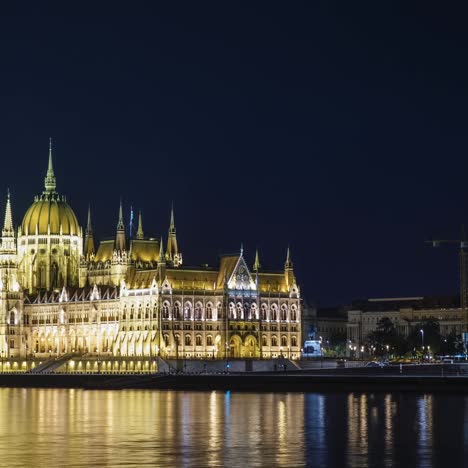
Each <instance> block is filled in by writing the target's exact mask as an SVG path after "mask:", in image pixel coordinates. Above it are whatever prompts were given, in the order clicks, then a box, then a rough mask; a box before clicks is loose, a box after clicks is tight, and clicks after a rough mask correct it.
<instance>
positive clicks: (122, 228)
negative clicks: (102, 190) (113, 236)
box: [117, 199, 125, 231]
mask: <svg viewBox="0 0 468 468" xmlns="http://www.w3.org/2000/svg"><path fill="white" fill-rule="evenodd" d="M117 231H125V226H124V222H123V209H122V199H120V207H119V220H118V221H117Z"/></svg>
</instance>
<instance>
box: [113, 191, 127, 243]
mask: <svg viewBox="0 0 468 468" xmlns="http://www.w3.org/2000/svg"><path fill="white" fill-rule="evenodd" d="M115 248H116V250H121V251H124V250H125V225H124V222H123V209H122V199H120V206H119V220H118V221H117V234H116V236H115Z"/></svg>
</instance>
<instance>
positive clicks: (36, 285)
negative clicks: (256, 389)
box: [0, 149, 301, 359]
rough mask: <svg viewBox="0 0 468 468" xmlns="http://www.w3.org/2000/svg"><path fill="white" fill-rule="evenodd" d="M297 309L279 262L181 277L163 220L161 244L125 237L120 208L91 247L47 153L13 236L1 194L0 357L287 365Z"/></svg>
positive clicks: (225, 266)
mask: <svg viewBox="0 0 468 468" xmlns="http://www.w3.org/2000/svg"><path fill="white" fill-rule="evenodd" d="M300 348H301V299H300V291H299V287H298V286H297V284H296V279H295V276H294V270H293V264H292V261H291V258H290V252H289V249H288V251H287V256H286V262H285V265H284V270H283V271H279V272H269V271H265V270H263V269H262V268H261V265H260V261H259V256H258V252H257V254H256V257H255V262H254V264H253V265H252V268H249V266H248V265H247V262H246V259H245V258H244V255H243V252H242V249H241V251H240V253H239V254H236V255H226V256H223V257H221V260H220V264H219V266H218V267H217V268H211V267H208V266H206V267H195V268H192V267H187V266H185V265H184V263H183V256H182V253H181V251H180V250H179V246H178V242H177V236H176V228H175V222H174V211H173V210H171V216H170V223H169V232H168V239H167V242H166V243H165V244H164V242H163V239H162V238H161V239H154V238H148V237H145V235H144V232H143V224H142V217H141V214H140V215H139V220H138V230H137V232H136V233H135V235H134V236H133V237H132V238H129V237H128V236H127V234H126V229H125V225H124V219H123V213H122V204H120V209H119V215H118V221H117V228H116V232H115V236H114V238H113V239H112V240H104V241H101V242H100V243H99V245H98V247H97V248H95V244H94V237H93V229H92V224H91V213H90V212H88V220H87V227H86V229H85V231H84V235H83V229H82V228H81V226H80V225H79V223H78V220H77V217H76V216H75V214H74V212H73V210H72V208H71V207H70V205H68V203H67V201H66V199H65V197H64V196H62V195H59V194H58V193H57V191H56V179H55V175H54V170H53V164H52V150H51V149H50V150H49V163H48V170H47V175H46V177H45V187H44V191H43V193H42V194H41V195H39V196H37V197H36V198H35V199H34V203H33V204H32V206H31V207H30V208H29V209H28V210H27V212H26V214H25V215H24V218H23V221H22V224H21V226H19V227H18V229H17V230H15V229H14V227H13V217H12V208H11V200H10V195H8V198H7V203H6V211H5V219H4V226H3V230H2V239H1V245H0V352H1V355H2V356H5V357H7V356H8V357H13V358H20V357H28V356H37V357H44V356H50V355H53V356H57V355H67V354H69V353H75V354H77V353H78V354H87V355H98V356H104V357H105V356H107V357H132V356H135V357H146V356H149V357H151V356H161V357H163V358H164V357H168V358H210V359H216V358H222V359H225V358H231V359H232V358H241V357H243V358H275V357H286V358H291V359H295V358H299V356H300Z"/></svg>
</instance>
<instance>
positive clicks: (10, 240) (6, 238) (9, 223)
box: [0, 190, 16, 255]
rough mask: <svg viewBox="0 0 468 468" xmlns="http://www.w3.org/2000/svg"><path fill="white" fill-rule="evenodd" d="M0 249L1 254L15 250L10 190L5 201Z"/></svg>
mask: <svg viewBox="0 0 468 468" xmlns="http://www.w3.org/2000/svg"><path fill="white" fill-rule="evenodd" d="M0 251H1V252H2V253H3V254H8V255H10V254H12V253H13V252H15V251H16V242H15V230H14V228H13V216H12V214H11V201H10V191H9V190H8V193H7V202H6V207H5V221H4V223H3V229H2V244H1V248H0Z"/></svg>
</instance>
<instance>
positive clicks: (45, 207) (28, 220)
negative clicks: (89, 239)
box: [21, 193, 80, 236]
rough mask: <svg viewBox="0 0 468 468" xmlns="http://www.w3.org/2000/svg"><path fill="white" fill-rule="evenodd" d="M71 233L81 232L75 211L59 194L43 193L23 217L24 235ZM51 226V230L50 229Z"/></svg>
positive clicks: (22, 228)
mask: <svg viewBox="0 0 468 468" xmlns="http://www.w3.org/2000/svg"><path fill="white" fill-rule="evenodd" d="M36 226H37V234H38V235H48V234H52V235H59V234H63V235H70V236H77V235H79V234H80V227H79V224H78V220H77V219H76V216H75V213H74V212H73V210H72V209H71V207H70V205H69V204H68V203H67V202H66V200H65V198H64V197H61V196H60V195H58V194H55V193H54V194H52V193H51V194H43V195H41V196H40V197H37V198H36V199H35V201H34V203H33V204H32V205H31V206H30V208H29V209H28V211H27V212H26V214H25V215H24V218H23V223H22V225H21V230H22V233H23V235H35V234H36ZM49 226H50V231H49Z"/></svg>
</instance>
